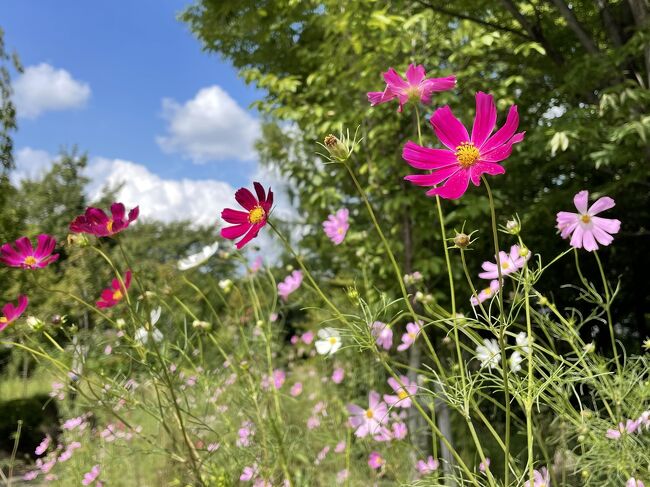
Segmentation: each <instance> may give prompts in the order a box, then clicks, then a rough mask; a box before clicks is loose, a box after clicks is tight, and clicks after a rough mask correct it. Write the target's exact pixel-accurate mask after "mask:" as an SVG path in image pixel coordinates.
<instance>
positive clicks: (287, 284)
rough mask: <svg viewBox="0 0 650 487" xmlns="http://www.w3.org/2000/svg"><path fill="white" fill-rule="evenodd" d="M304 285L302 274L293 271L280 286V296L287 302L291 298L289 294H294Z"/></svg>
mask: <svg viewBox="0 0 650 487" xmlns="http://www.w3.org/2000/svg"><path fill="white" fill-rule="evenodd" d="M301 284H302V272H300V271H293V272H292V273H291V274H289V275H288V276H287V277H285V278H284V281H282V282H281V283H279V284H278V295H279V296H280V297H281V298H282V299H283V300H284V301H286V300H287V298H288V297H289V294H291V293H292V292H294V291H295V290H296V289H298V288H299V287H300V285H301Z"/></svg>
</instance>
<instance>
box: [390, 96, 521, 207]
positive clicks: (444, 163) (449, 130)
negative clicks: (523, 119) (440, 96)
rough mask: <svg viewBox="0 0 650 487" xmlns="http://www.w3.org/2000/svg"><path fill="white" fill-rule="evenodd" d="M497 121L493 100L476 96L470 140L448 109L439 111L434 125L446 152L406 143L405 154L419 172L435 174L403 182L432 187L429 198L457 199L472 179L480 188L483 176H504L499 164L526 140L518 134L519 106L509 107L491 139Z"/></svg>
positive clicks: (433, 122)
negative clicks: (513, 148)
mask: <svg viewBox="0 0 650 487" xmlns="http://www.w3.org/2000/svg"><path fill="white" fill-rule="evenodd" d="M496 121H497V111H496V106H495V104H494V98H493V97H492V95H487V94H485V93H482V92H478V93H477V94H476V118H475V119H474V127H473V129H472V135H471V137H470V135H469V134H468V132H467V129H466V128H465V127H464V126H463V124H462V123H461V122H460V121H459V120H458V119H457V118H456V117H455V116H454V114H453V113H452V112H451V109H450V108H449V107H448V106H444V107H442V108H439V109H437V110H436V111H435V113H434V114H433V116H432V117H431V124H432V125H433V129H434V131H435V133H436V135H437V136H438V139H440V142H442V143H443V144H444V145H445V146H446V147H447V149H430V148H428V147H422V146H420V145H418V144H416V143H414V142H411V141H409V142H407V143H406V145H405V146H404V150H403V152H402V157H403V158H404V159H405V160H406V162H407V163H408V164H409V165H411V166H412V167H414V168H416V169H424V170H427V171H432V172H431V173H430V174H417V175H411V176H406V177H405V178H404V179H406V180H407V181H410V182H412V183H413V184H415V185H417V186H433V188H432V189H430V190H429V191H427V193H426V194H427V196H435V195H438V196H440V197H441V198H447V199H457V198H460V197H461V196H463V195H464V194H465V191H467V187H468V185H469V182H470V180H471V181H472V183H473V184H474V185H475V186H478V185H479V184H480V182H481V175H482V174H490V175H492V176H494V175H497V174H503V173H505V169H504V168H503V166H502V165H501V164H499V163H500V162H501V161H504V160H505V159H507V158H508V157H509V156H510V154H511V152H512V146H513V145H514V144H516V143H519V142H521V141H522V140H524V132H519V133H515V131H516V130H517V126H518V125H519V115H518V113H517V106H516V105H513V106H512V107H510V111H509V112H508V117H507V119H506V123H505V124H504V125H503V127H501V128H500V129H499V130H497V131H496V132H495V133H494V135H492V136H490V134H491V133H492V131H493V130H494V127H495V125H496ZM441 183H442V184H441ZM438 185H440V186H438Z"/></svg>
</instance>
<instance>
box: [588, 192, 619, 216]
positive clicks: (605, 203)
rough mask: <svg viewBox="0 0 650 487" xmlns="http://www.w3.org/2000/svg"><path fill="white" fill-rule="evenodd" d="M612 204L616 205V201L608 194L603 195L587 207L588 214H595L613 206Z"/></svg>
mask: <svg viewBox="0 0 650 487" xmlns="http://www.w3.org/2000/svg"><path fill="white" fill-rule="evenodd" d="M614 205H616V203H614V200H613V199H612V198H610V197H609V196H603V197H602V198H598V199H597V200H596V202H595V203H594V204H593V205H591V207H589V214H590V215H597V214H598V213H600V212H603V211H605V210H609V209H610V208H614Z"/></svg>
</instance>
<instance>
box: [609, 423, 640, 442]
mask: <svg viewBox="0 0 650 487" xmlns="http://www.w3.org/2000/svg"><path fill="white" fill-rule="evenodd" d="M638 427H639V422H638V421H633V420H631V419H628V420H627V421H626V422H625V423H623V422H620V423H618V428H617V429H614V428H610V429H608V430H607V433H605V436H606V437H607V438H609V439H610V440H619V439H620V438H621V436H623V435H624V434H625V433H628V434H633V433H635V432H636V430H637V428H638Z"/></svg>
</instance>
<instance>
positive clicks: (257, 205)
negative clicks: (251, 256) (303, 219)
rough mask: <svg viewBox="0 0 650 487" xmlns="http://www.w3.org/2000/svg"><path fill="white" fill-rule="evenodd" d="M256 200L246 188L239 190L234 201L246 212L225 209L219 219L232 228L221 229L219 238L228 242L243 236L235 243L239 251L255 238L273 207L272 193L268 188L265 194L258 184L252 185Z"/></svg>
mask: <svg viewBox="0 0 650 487" xmlns="http://www.w3.org/2000/svg"><path fill="white" fill-rule="evenodd" d="M253 186H254V187H255V193H256V195H257V198H256V197H255V196H254V195H253V193H251V192H250V191H249V190H248V189H246V188H239V189H238V190H237V192H236V193H235V199H236V200H237V203H239V204H240V205H241V206H242V207H243V208H244V209H245V210H246V211H240V210H233V209H231V208H226V209H225V210H223V211H222V212H221V218H223V219H224V220H225V221H227V222H228V223H232V224H233V226H231V227H225V228H222V229H221V236H222V237H223V238H227V239H228V240H235V239H238V238H239V237H241V236H243V238H242V239H241V240H240V241H239V242H237V244H236V247H237V248H238V249H241V248H242V247H243V246H244V245H246V244H247V243H248V242H250V241H251V240H252V239H254V238H255V237H257V234H258V233H259V231H260V229H261V228H262V227H263V226H264V225H266V220H267V218H268V216H269V212H270V211H271V206H273V191H271V188H269V193H268V194H266V193H265V191H264V188H263V187H262V185H261V184H260V183H257V182H255V183H253Z"/></svg>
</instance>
